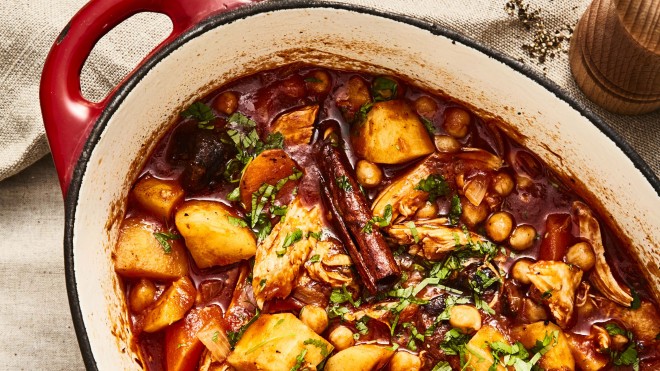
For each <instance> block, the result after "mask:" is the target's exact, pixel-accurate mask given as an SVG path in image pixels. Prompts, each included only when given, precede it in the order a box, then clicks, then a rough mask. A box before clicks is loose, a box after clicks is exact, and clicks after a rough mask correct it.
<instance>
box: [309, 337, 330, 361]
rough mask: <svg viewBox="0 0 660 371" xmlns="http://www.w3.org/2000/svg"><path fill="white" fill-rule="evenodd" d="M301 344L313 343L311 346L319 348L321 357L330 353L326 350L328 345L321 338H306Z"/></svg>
mask: <svg viewBox="0 0 660 371" xmlns="http://www.w3.org/2000/svg"><path fill="white" fill-rule="evenodd" d="M303 344H305V345H313V346H315V347H317V348H319V350H321V356H322V357H327V356H328V355H329V354H330V351H329V350H328V346H327V345H326V343H325V342H323V341H321V340H317V339H307V340H305V341H303Z"/></svg>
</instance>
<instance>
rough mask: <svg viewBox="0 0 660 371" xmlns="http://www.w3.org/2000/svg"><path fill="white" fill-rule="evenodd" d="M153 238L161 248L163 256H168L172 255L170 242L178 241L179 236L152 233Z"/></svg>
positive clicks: (167, 233) (166, 233)
mask: <svg viewBox="0 0 660 371" xmlns="http://www.w3.org/2000/svg"><path fill="white" fill-rule="evenodd" d="M154 238H155V239H156V241H158V243H159V244H160V246H162V247H163V252H164V253H165V254H170V253H172V245H170V241H172V240H178V239H179V238H181V236H180V235H178V234H176V233H169V232H154Z"/></svg>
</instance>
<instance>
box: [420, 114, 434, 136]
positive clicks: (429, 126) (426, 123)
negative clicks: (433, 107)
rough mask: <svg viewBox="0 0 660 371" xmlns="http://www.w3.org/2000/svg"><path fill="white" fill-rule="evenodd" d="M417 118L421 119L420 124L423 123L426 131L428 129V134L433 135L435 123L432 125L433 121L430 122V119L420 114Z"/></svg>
mask: <svg viewBox="0 0 660 371" xmlns="http://www.w3.org/2000/svg"><path fill="white" fill-rule="evenodd" d="M419 118H420V119H421V120H422V124H424V127H425V128H426V131H428V132H429V134H431V135H435V125H433V122H431V120H429V119H427V118H426V117H424V116H421V115H420V116H419Z"/></svg>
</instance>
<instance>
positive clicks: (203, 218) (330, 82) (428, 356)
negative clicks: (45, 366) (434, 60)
mask: <svg viewBox="0 0 660 371" xmlns="http://www.w3.org/2000/svg"><path fill="white" fill-rule="evenodd" d="M127 204H128V207H127V212H126V216H125V219H124V220H123V222H122V226H121V231H120V237H119V241H118V243H117V247H116V251H115V254H114V262H115V270H116V271H117V273H118V274H119V276H120V277H122V280H123V283H124V285H125V290H126V291H125V294H126V299H127V307H128V310H129V313H130V316H131V319H132V330H133V333H134V335H135V338H136V339H137V340H136V342H137V345H138V347H139V350H140V353H141V354H142V360H141V362H142V363H143V365H144V367H145V368H146V369H149V370H170V371H171V370H287V371H288V370H291V371H295V370H320V369H325V370H330V371H332V370H344V369H346V370H348V369H359V370H371V369H374V370H380V369H383V370H444V371H446V370H452V369H453V370H464V369H465V370H505V369H509V370H541V369H543V370H610V369H622V370H623V369H636V370H637V369H643V370H646V369H648V370H651V369H660V355H659V353H658V351H659V350H660V348H659V347H658V337H659V336H660V318H659V316H658V310H657V305H656V303H655V302H654V301H653V299H652V297H651V295H650V292H649V289H648V287H647V284H646V282H645V280H644V278H643V277H642V276H641V273H640V272H639V269H637V268H636V265H635V262H634V261H633V260H632V259H631V257H630V254H629V253H628V251H627V249H626V247H625V246H623V244H622V243H621V242H620V241H619V239H618V238H617V237H616V236H615V235H614V234H613V233H612V232H611V231H610V229H609V228H608V227H607V226H606V225H605V224H604V223H602V222H601V218H600V217H599V216H598V215H597V214H596V213H595V211H594V210H592V209H591V208H590V207H589V205H587V204H586V203H585V202H584V201H583V200H582V199H581V198H580V197H579V196H578V195H577V194H576V193H575V192H574V191H573V190H571V189H570V188H569V187H568V186H567V185H566V184H564V183H563V182H562V181H561V180H560V179H559V178H558V177H557V176H556V175H555V174H554V173H553V172H552V171H551V170H550V169H549V168H548V167H546V166H545V165H544V164H543V162H542V161H541V160H540V159H539V158H538V157H537V156H536V155H534V154H533V153H531V152H530V151H528V150H527V149H525V148H524V147H523V146H521V145H520V144H518V143H516V142H514V141H513V140H512V139H511V138H509V137H507V136H506V135H505V133H504V132H503V131H501V130H500V129H499V128H498V126H497V122H495V121H489V120H483V119H482V118H480V117H479V116H477V115H475V114H474V113H472V112H470V111H469V110H468V109H466V108H465V107H463V106H462V105H460V104H458V103H456V102H454V101H452V100H450V99H448V98H446V97H439V96H435V95H432V94H429V93H427V92H425V91H424V90H421V89H419V88H417V87H415V86H414V85H412V84H411V83H409V82H407V81H404V80H402V79H400V78H397V77H392V76H374V75H369V74H365V73H356V72H346V71H333V70H328V69H321V68H317V67H313V66H287V67H283V68H279V69H275V70H270V71H264V72H260V73H257V74H254V75H251V76H248V77H244V78H241V79H238V80H236V81H234V82H232V83H229V84H227V85H225V86H223V87H221V88H220V89H218V90H216V91H214V92H213V93H211V94H210V95H208V96H207V97H206V98H204V99H202V100H201V101H199V102H195V103H194V104H192V105H191V106H190V107H188V108H187V109H186V110H184V111H183V112H181V116H180V119H179V120H178V121H177V122H176V123H175V124H174V126H173V128H172V129H171V130H170V131H169V132H168V133H165V134H164V135H163V136H162V139H161V140H160V142H159V143H158V145H157V146H156V148H155V150H154V151H153V153H152V154H151V156H150V158H149V159H148V161H147V163H146V165H145V167H144V169H143V171H142V173H141V175H140V177H139V179H138V180H137V182H136V183H135V185H134V187H133V189H132V190H131V192H130V195H129V198H128V203H127Z"/></svg>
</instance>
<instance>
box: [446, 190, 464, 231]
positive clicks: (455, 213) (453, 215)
mask: <svg viewBox="0 0 660 371" xmlns="http://www.w3.org/2000/svg"><path fill="white" fill-rule="evenodd" d="M461 214H463V207H462V206H461V199H460V197H458V195H454V196H453V197H452V198H451V209H450V210H449V222H450V223H451V224H452V225H457V224H458V220H459V219H460V217H461Z"/></svg>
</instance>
